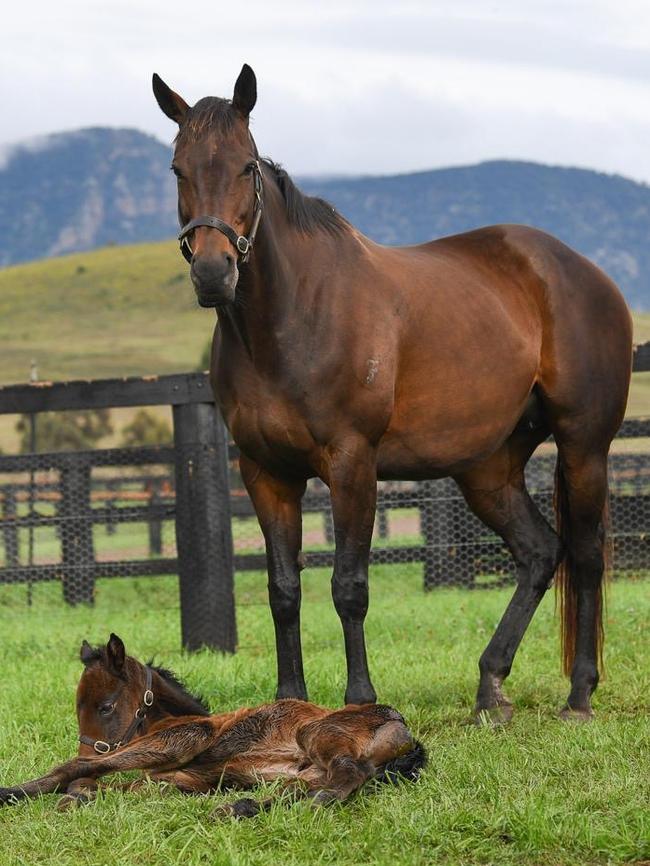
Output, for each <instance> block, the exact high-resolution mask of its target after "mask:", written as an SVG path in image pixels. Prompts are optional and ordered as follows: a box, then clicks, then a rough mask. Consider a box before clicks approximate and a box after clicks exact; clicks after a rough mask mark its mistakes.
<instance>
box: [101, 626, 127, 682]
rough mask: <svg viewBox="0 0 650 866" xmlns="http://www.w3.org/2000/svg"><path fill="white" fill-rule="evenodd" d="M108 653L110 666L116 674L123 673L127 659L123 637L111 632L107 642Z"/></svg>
mask: <svg viewBox="0 0 650 866" xmlns="http://www.w3.org/2000/svg"><path fill="white" fill-rule="evenodd" d="M106 655H107V658H108V663H109V665H110V667H111V668H112V669H113V670H114V671H115V673H116V674H121V673H122V672H123V671H124V662H125V660H126V650H125V648H124V643H123V642H122V640H121V638H119V637H118V636H117V635H116V634H113V632H111V636H110V637H109V639H108V643H107V644H106Z"/></svg>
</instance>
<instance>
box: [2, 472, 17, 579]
mask: <svg viewBox="0 0 650 866" xmlns="http://www.w3.org/2000/svg"><path fill="white" fill-rule="evenodd" d="M2 520H3V523H2V535H3V539H4V547H5V565H6V567H7V568H15V567H16V566H17V565H19V563H20V548H19V542H18V528H17V526H16V488H15V487H12V486H11V485H9V484H7V486H6V487H5V488H4V489H3V503H2Z"/></svg>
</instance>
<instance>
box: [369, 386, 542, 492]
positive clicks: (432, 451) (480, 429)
mask: <svg viewBox="0 0 650 866" xmlns="http://www.w3.org/2000/svg"><path fill="white" fill-rule="evenodd" d="M533 384H534V377H533V375H532V373H531V374H529V375H528V376H525V377H522V379H521V381H520V382H519V383H517V384H516V386H515V387H513V388H511V389H507V394H508V396H504V393H503V392H502V393H501V394H500V395H499V396H498V397H497V396H494V397H493V399H491V400H487V399H476V400H465V401H463V400H462V399H461V400H459V399H458V396H456V399H455V400H453V401H449V403H445V401H443V402H442V404H441V402H440V401H438V400H436V399H434V398H433V396H432V399H431V400H430V402H427V401H426V400H424V401H421V402H419V403H417V404H411V405H408V406H403V407H400V406H399V404H398V405H397V406H396V410H395V412H394V413H393V417H392V419H391V423H390V425H389V427H388V429H387V431H386V433H385V434H384V436H383V437H382V439H381V442H380V444H379V453H378V462H377V472H378V476H379V478H383V479H392V478H395V479H404V480H417V479H422V478H442V477H445V476H447V475H454V474H456V473H458V472H461V471H463V470H465V469H467V468H469V467H470V466H472V465H475V464H477V463H480V462H482V461H483V460H485V459H486V458H487V457H489V456H490V455H492V454H494V452H495V451H497V450H498V449H499V448H500V447H501V445H502V444H503V442H504V441H505V440H506V439H507V438H508V436H510V434H511V433H512V431H513V429H514V428H515V425H516V424H517V421H518V420H519V418H520V417H521V415H522V413H523V411H524V408H525V406H526V401H527V398H528V395H529V394H530V389H531V388H532V386H533Z"/></svg>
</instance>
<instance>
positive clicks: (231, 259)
mask: <svg viewBox="0 0 650 866" xmlns="http://www.w3.org/2000/svg"><path fill="white" fill-rule="evenodd" d="M225 259H226V265H227V266H228V267H230V266H231V265H232V263H233V262H234V260H235V259H234V257H233V256H231V255H230V253H225Z"/></svg>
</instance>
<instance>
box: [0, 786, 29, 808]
mask: <svg viewBox="0 0 650 866" xmlns="http://www.w3.org/2000/svg"><path fill="white" fill-rule="evenodd" d="M24 796H25V795H24V794H23V792H22V791H21V790H16V788H0V806H15V805H16V803H18V802H19V801H20V800H22V799H23V798H24Z"/></svg>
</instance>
